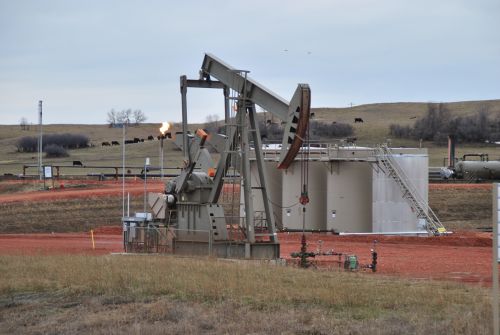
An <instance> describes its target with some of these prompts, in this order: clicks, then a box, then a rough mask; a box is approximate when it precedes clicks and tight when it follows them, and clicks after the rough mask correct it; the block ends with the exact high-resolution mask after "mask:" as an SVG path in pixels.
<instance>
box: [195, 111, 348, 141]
mask: <svg viewBox="0 0 500 335" xmlns="http://www.w3.org/2000/svg"><path fill="white" fill-rule="evenodd" d="M258 126H259V132H260V136H261V137H262V139H263V140H264V141H266V140H267V141H281V140H282V139H283V132H284V127H283V125H282V124H281V123H276V122H271V121H270V120H268V121H263V120H262V121H259V122H258ZM204 128H205V129H206V130H207V131H208V132H215V133H223V131H224V129H223V128H224V127H223V125H221V122H219V119H218V117H216V116H215V115H209V116H208V117H207V122H205V124H204ZM353 133H354V129H353V127H352V126H351V125H350V124H347V123H342V122H330V123H326V122H320V121H310V122H309V136H310V140H313V141H318V140H328V139H334V138H344V137H347V136H352V134H353Z"/></svg>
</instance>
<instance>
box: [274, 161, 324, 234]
mask: <svg viewBox="0 0 500 335" xmlns="http://www.w3.org/2000/svg"><path fill="white" fill-rule="evenodd" d="M300 172H301V164H300V161H299V160H295V161H294V162H293V163H292V164H291V165H290V167H289V168H288V169H286V170H284V171H282V173H283V197H282V206H283V209H282V218H283V228H284V229H292V230H301V229H302V222H303V217H304V214H303V212H302V205H301V204H300V203H299V198H300V193H301V187H302V185H301V180H300V179H301V178H300V175H301V173H300ZM326 174H327V167H326V165H325V164H324V163H323V162H320V161H310V162H309V187H308V192H309V204H307V205H306V213H305V219H306V220H305V225H306V226H305V229H306V230H325V229H326V228H327V227H326V218H325V213H326V202H325V199H326V193H327V183H326V182H325V180H326Z"/></svg>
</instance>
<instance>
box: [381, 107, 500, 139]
mask: <svg viewBox="0 0 500 335" xmlns="http://www.w3.org/2000/svg"><path fill="white" fill-rule="evenodd" d="M389 133H390V135H391V136H393V137H396V138H406V139H414V140H420V139H421V140H424V141H432V142H435V143H444V142H446V140H447V138H448V135H454V136H455V138H456V140H457V141H458V142H462V143H479V142H483V143H484V142H490V141H498V140H500V115H496V116H490V115H489V114H488V111H487V109H486V107H484V106H481V107H479V108H478V110H476V111H475V113H474V114H473V115H469V116H453V115H451V112H450V110H449V109H448V108H447V107H446V105H444V104H441V103H440V104H428V106H427V113H426V115H425V116H424V117H423V118H421V119H420V120H417V121H416V122H415V124H414V125H413V126H409V125H408V126H401V125H399V124H391V125H389Z"/></svg>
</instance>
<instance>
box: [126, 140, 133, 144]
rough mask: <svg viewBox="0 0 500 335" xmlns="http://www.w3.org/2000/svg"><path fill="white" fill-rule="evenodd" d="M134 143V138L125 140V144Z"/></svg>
mask: <svg viewBox="0 0 500 335" xmlns="http://www.w3.org/2000/svg"><path fill="white" fill-rule="evenodd" d="M132 143H134V140H125V144H132Z"/></svg>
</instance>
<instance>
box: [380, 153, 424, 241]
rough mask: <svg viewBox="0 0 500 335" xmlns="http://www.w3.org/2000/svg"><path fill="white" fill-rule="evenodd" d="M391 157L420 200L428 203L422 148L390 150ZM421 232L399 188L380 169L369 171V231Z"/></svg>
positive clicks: (419, 224) (415, 217)
mask: <svg viewBox="0 0 500 335" xmlns="http://www.w3.org/2000/svg"><path fill="white" fill-rule="evenodd" d="M391 150H392V152H393V156H392V157H393V158H394V160H395V161H396V162H397V163H398V165H399V166H400V167H401V168H402V170H403V171H404V173H405V174H406V176H407V177H408V179H409V181H410V182H411V183H412V184H413V186H415V189H416V190H417V192H418V193H419V194H420V195H421V198H422V199H424V201H426V202H427V201H428V175H429V168H428V161H429V157H428V154H427V150H426V149H420V150H418V149H398V148H392V149H391ZM416 231H424V229H423V228H422V222H419V220H418V219H417V216H416V214H415V213H414V211H413V210H412V209H411V207H410V205H409V204H408V201H407V200H406V199H405V198H403V192H402V191H401V188H400V187H399V185H398V184H397V183H396V182H395V181H394V180H393V179H392V178H391V177H390V176H388V175H386V174H385V173H384V172H383V171H382V170H380V169H378V168H375V169H373V232H375V233H390V232H416Z"/></svg>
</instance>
